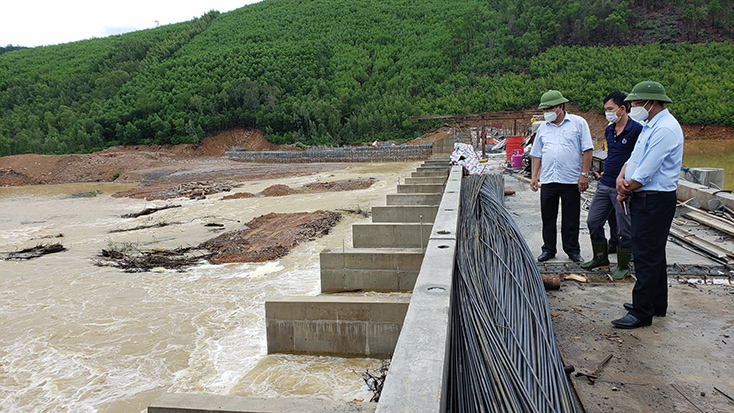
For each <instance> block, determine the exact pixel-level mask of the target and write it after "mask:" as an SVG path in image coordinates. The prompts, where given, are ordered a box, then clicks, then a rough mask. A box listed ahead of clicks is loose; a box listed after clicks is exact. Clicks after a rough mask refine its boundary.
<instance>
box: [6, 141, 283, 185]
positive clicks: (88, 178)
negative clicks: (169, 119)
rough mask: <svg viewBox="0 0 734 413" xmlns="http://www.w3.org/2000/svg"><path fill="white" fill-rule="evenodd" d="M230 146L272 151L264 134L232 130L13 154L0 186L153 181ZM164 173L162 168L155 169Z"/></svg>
mask: <svg viewBox="0 0 734 413" xmlns="http://www.w3.org/2000/svg"><path fill="white" fill-rule="evenodd" d="M232 146H240V147H243V148H247V149H250V150H263V149H270V144H269V143H268V142H267V141H266V140H265V137H264V136H263V134H262V132H260V131H257V130H243V129H236V130H231V131H227V132H222V133H220V134H219V135H217V136H213V137H209V138H205V139H203V140H202V142H201V143H199V144H182V145H176V146H171V145H166V146H158V145H156V146H143V145H135V146H115V147H112V148H108V149H105V150H103V151H100V152H95V153H90V154H82V155H35V154H27V155H13V156H4V157H2V158H0V185H3V186H12V185H37V184H59V183H68V182H101V181H112V180H116V179H117V180H120V181H127V182H141V181H145V180H146V179H150V178H152V179H153V180H155V179H156V173H155V170H156V169H160V168H164V169H167V170H168V172H173V171H176V170H179V169H181V168H182V167H183V165H185V164H190V163H192V162H203V163H213V162H215V161H216V160H220V159H221V158H222V156H224V152H225V151H226V150H228V149H229V148H231V147H232ZM158 175H159V176H161V177H163V176H165V175H166V173H165V172H163V173H161V172H159V173H158Z"/></svg>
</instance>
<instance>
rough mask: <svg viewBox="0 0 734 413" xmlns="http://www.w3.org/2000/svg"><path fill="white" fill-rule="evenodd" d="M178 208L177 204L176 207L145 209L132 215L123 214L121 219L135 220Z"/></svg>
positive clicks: (166, 206)
mask: <svg viewBox="0 0 734 413" xmlns="http://www.w3.org/2000/svg"><path fill="white" fill-rule="evenodd" d="M180 207H181V205H178V204H177V205H165V206H162V207H156V208H145V209H144V210H142V211H140V212H133V213H129V214H123V215H122V217H123V218H137V217H142V216H143V215H150V214H153V213H156V212H158V211H163V210H164V209H170V208H180Z"/></svg>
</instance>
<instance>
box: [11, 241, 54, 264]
mask: <svg viewBox="0 0 734 413" xmlns="http://www.w3.org/2000/svg"><path fill="white" fill-rule="evenodd" d="M62 251H66V248H64V246H63V245H61V244H59V243H56V244H38V245H36V246H35V247H31V248H25V249H22V250H20V251H15V252H11V253H9V254H8V256H7V257H6V258H5V259H6V260H30V259H32V258H38V257H41V256H43V255H47V254H53V253H56V252H62Z"/></svg>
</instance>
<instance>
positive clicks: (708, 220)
mask: <svg viewBox="0 0 734 413" xmlns="http://www.w3.org/2000/svg"><path fill="white" fill-rule="evenodd" d="M684 216H685V217H688V218H690V219H692V220H694V221H696V222H700V223H701V224H704V225H708V226H709V227H711V228H714V229H716V230H719V231H721V232H725V233H727V234H729V235H731V236H734V225H732V224H730V223H728V222H726V221H724V220H722V219H721V218H719V217H717V216H715V215H711V214H705V213H701V212H698V211H695V210H693V209H691V210H690V211H688V212H687V213H686V214H685V215H684Z"/></svg>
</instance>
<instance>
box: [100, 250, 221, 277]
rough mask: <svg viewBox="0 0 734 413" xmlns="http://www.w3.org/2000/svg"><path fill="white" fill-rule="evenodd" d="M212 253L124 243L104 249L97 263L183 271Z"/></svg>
mask: <svg viewBox="0 0 734 413" xmlns="http://www.w3.org/2000/svg"><path fill="white" fill-rule="evenodd" d="M212 255H213V254H212V253H209V252H208V251H203V250H197V249H194V248H191V247H187V248H176V249H174V250H150V251H141V250H139V249H137V247H134V246H131V245H129V244H124V245H122V246H114V245H113V246H110V248H108V249H103V250H102V252H101V253H100V258H101V259H100V260H98V261H97V262H96V263H95V264H96V265H97V266H99V267H116V268H120V269H122V270H124V271H125V272H148V271H151V270H152V269H154V268H165V269H175V270H179V271H183V270H185V269H187V268H188V267H190V266H192V265H196V264H198V263H199V261H201V260H202V259H206V258H209V257H211V256H212Z"/></svg>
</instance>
